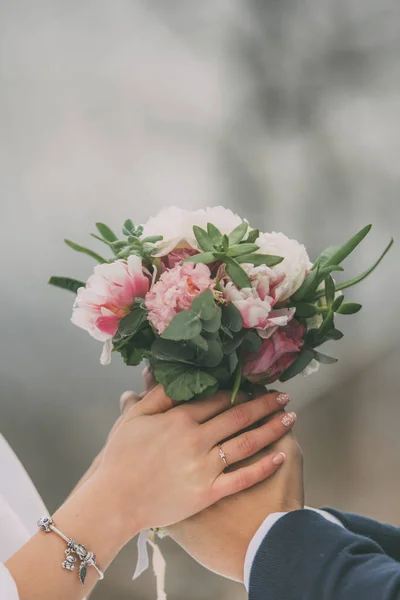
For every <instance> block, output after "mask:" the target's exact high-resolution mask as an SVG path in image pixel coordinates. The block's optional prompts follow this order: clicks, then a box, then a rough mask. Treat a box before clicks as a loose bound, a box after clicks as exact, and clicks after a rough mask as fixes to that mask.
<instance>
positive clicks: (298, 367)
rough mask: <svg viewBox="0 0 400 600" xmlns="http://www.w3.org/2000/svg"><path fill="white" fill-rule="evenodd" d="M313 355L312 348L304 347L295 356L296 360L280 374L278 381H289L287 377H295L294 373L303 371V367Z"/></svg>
mask: <svg viewBox="0 0 400 600" xmlns="http://www.w3.org/2000/svg"><path fill="white" fill-rule="evenodd" d="M314 356H315V352H314V350H311V349H310V348H304V349H303V350H302V351H301V353H300V355H299V357H298V358H296V360H295V361H294V362H293V363H292V364H291V365H290V367H288V368H287V369H286V371H284V373H282V375H281V376H280V378H279V381H282V382H285V381H289V379H292V377H295V376H296V375H298V374H299V373H301V372H302V371H304V369H305V368H306V367H307V366H308V365H309V364H310V362H311V361H312V359H313V358H314Z"/></svg>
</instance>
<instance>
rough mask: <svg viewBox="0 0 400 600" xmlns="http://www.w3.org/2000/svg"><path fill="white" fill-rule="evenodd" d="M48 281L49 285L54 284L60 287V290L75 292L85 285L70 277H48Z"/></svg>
mask: <svg viewBox="0 0 400 600" xmlns="http://www.w3.org/2000/svg"><path fill="white" fill-rule="evenodd" d="M48 283H49V284H50V285H54V286H55V287H58V288H61V289H62V290H68V291H69V292H73V293H74V294H76V293H77V292H78V290H79V288H81V287H85V284H84V283H83V281H78V279H71V278H70V277H55V276H54V275H53V277H50V279H49V281H48Z"/></svg>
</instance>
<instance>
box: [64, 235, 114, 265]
mask: <svg viewBox="0 0 400 600" xmlns="http://www.w3.org/2000/svg"><path fill="white" fill-rule="evenodd" d="M64 242H65V243H66V244H67V246H69V247H70V248H72V250H75V252H81V253H82V254H87V255H88V256H90V257H91V258H94V259H95V260H97V262H98V263H100V264H103V263H106V262H108V260H107V259H105V258H103V257H102V256H100V254H97V252H93V250H90V249H89V248H85V247H84V246H80V245H79V244H75V242H72V241H71V240H67V239H65V240H64Z"/></svg>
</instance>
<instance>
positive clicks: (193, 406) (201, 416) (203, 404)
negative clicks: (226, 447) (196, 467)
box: [176, 390, 247, 439]
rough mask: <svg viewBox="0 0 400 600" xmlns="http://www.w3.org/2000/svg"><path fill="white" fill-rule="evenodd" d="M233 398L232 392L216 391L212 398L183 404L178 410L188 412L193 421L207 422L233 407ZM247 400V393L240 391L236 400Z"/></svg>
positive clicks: (238, 401)
mask: <svg viewBox="0 0 400 600" xmlns="http://www.w3.org/2000/svg"><path fill="white" fill-rule="evenodd" d="M231 398H232V393H231V392H227V391H222V390H221V391H219V392H216V393H215V394H214V395H213V396H211V397H210V398H204V399H201V400H195V401H193V402H188V403H187V404H182V405H181V406H179V408H176V410H177V411H178V410H179V411H180V412H185V413H187V414H188V415H189V416H190V417H191V418H192V419H193V421H196V422H197V423H205V422H206V421H209V420H210V419H212V418H213V417H216V416H217V415H219V414H220V413H222V412H224V411H226V410H228V409H229V408H232V403H231ZM245 400H247V395H246V394H244V393H243V392H239V394H238V395H237V397H236V402H237V403H242V402H245ZM220 439H222V438H220Z"/></svg>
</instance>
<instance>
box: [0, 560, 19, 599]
mask: <svg viewBox="0 0 400 600" xmlns="http://www.w3.org/2000/svg"><path fill="white" fill-rule="evenodd" d="M0 598H1V600H19V595H18V590H17V586H16V584H15V581H14V579H13V578H12V577H11V573H10V571H9V570H8V569H7V568H6V567H5V566H4V565H3V564H2V563H0Z"/></svg>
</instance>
